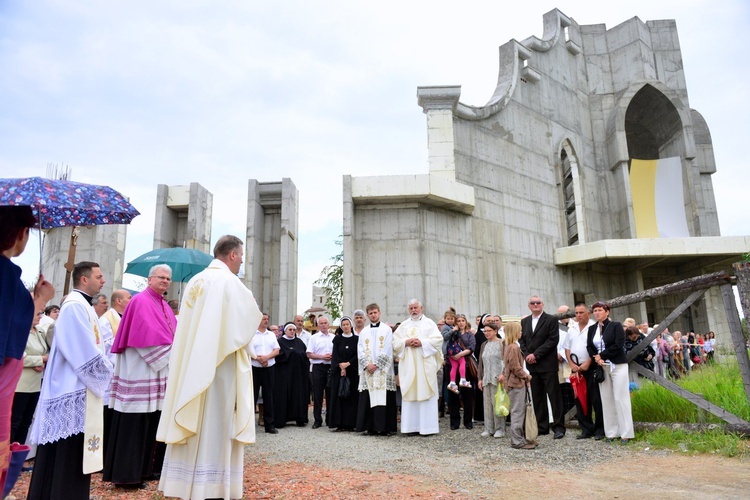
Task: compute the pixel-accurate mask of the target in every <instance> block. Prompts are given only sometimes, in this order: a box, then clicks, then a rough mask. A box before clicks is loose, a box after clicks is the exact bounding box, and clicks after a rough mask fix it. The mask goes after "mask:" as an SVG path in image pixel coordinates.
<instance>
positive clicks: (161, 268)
mask: <svg viewBox="0 0 750 500" xmlns="http://www.w3.org/2000/svg"><path fill="white" fill-rule="evenodd" d="M159 271H164V272H165V273H168V274H169V277H170V278H171V277H172V268H171V267H169V266H168V265H167V264H156V265H155V266H153V267H152V268H151V269H149V271H148V277H149V278H150V277H151V276H156V273H158V272H159Z"/></svg>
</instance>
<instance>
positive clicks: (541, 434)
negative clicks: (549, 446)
mask: <svg viewBox="0 0 750 500" xmlns="http://www.w3.org/2000/svg"><path fill="white" fill-rule="evenodd" d="M548 434H549V431H539V435H540V436H546V435H548Z"/></svg>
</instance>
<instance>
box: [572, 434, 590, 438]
mask: <svg viewBox="0 0 750 500" xmlns="http://www.w3.org/2000/svg"><path fill="white" fill-rule="evenodd" d="M591 438H592V436H591V435H589V434H579V435H577V436H576V439H591Z"/></svg>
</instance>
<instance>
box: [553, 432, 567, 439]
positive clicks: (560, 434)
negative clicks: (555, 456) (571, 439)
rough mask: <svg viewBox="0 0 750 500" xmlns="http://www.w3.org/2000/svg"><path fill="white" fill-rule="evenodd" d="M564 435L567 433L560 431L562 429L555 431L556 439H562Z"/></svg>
mask: <svg viewBox="0 0 750 500" xmlns="http://www.w3.org/2000/svg"><path fill="white" fill-rule="evenodd" d="M564 437H565V433H564V432H560V431H557V432H555V437H554V439H562V438H564Z"/></svg>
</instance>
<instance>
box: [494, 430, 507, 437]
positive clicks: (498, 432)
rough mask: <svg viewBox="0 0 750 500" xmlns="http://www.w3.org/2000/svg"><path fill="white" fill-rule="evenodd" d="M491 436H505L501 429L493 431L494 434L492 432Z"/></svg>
mask: <svg viewBox="0 0 750 500" xmlns="http://www.w3.org/2000/svg"><path fill="white" fill-rule="evenodd" d="M492 437H496V438H504V437H505V433H504V432H503V431H495V434H493V435H492Z"/></svg>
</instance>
